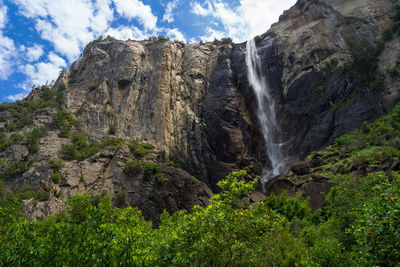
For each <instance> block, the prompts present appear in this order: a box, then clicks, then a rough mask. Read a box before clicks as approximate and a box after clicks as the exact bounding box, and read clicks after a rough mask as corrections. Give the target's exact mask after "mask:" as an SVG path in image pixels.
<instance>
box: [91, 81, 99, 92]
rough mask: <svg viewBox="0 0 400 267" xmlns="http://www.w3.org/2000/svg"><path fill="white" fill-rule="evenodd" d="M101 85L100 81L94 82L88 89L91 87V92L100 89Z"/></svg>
mask: <svg viewBox="0 0 400 267" xmlns="http://www.w3.org/2000/svg"><path fill="white" fill-rule="evenodd" d="M99 87H100V84H98V83H92V84H90V85H89V87H88V89H89V91H90V92H92V91H96V90H98V89H99Z"/></svg>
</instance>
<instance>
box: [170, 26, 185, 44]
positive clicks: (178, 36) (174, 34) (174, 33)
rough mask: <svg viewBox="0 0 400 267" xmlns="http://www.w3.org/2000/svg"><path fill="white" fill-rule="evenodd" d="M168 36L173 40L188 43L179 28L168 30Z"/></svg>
mask: <svg viewBox="0 0 400 267" xmlns="http://www.w3.org/2000/svg"><path fill="white" fill-rule="evenodd" d="M166 36H167V37H168V38H169V39H172V40H178V41H182V42H186V38H185V36H184V35H183V33H181V32H180V31H179V30H178V29H177V28H174V29H169V30H167V33H166Z"/></svg>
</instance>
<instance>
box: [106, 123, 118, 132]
mask: <svg viewBox="0 0 400 267" xmlns="http://www.w3.org/2000/svg"><path fill="white" fill-rule="evenodd" d="M116 129H117V127H116V126H115V125H114V124H111V125H110V128H109V129H108V133H109V134H115V132H116Z"/></svg>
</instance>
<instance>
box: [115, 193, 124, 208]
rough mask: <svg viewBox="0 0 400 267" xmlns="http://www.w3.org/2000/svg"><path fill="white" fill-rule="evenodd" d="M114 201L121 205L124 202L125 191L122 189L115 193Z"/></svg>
mask: <svg viewBox="0 0 400 267" xmlns="http://www.w3.org/2000/svg"><path fill="white" fill-rule="evenodd" d="M115 201H116V203H117V205H122V204H124V203H125V201H126V191H125V190H122V191H119V192H118V193H117V194H116V195H115Z"/></svg>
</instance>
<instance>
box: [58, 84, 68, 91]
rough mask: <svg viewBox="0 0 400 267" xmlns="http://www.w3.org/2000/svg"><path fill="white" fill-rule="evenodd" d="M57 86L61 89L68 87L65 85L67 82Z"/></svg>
mask: <svg viewBox="0 0 400 267" xmlns="http://www.w3.org/2000/svg"><path fill="white" fill-rule="evenodd" d="M57 88H58V89H59V90H65V89H67V86H66V85H65V83H60V84H59V85H58V87H57Z"/></svg>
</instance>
